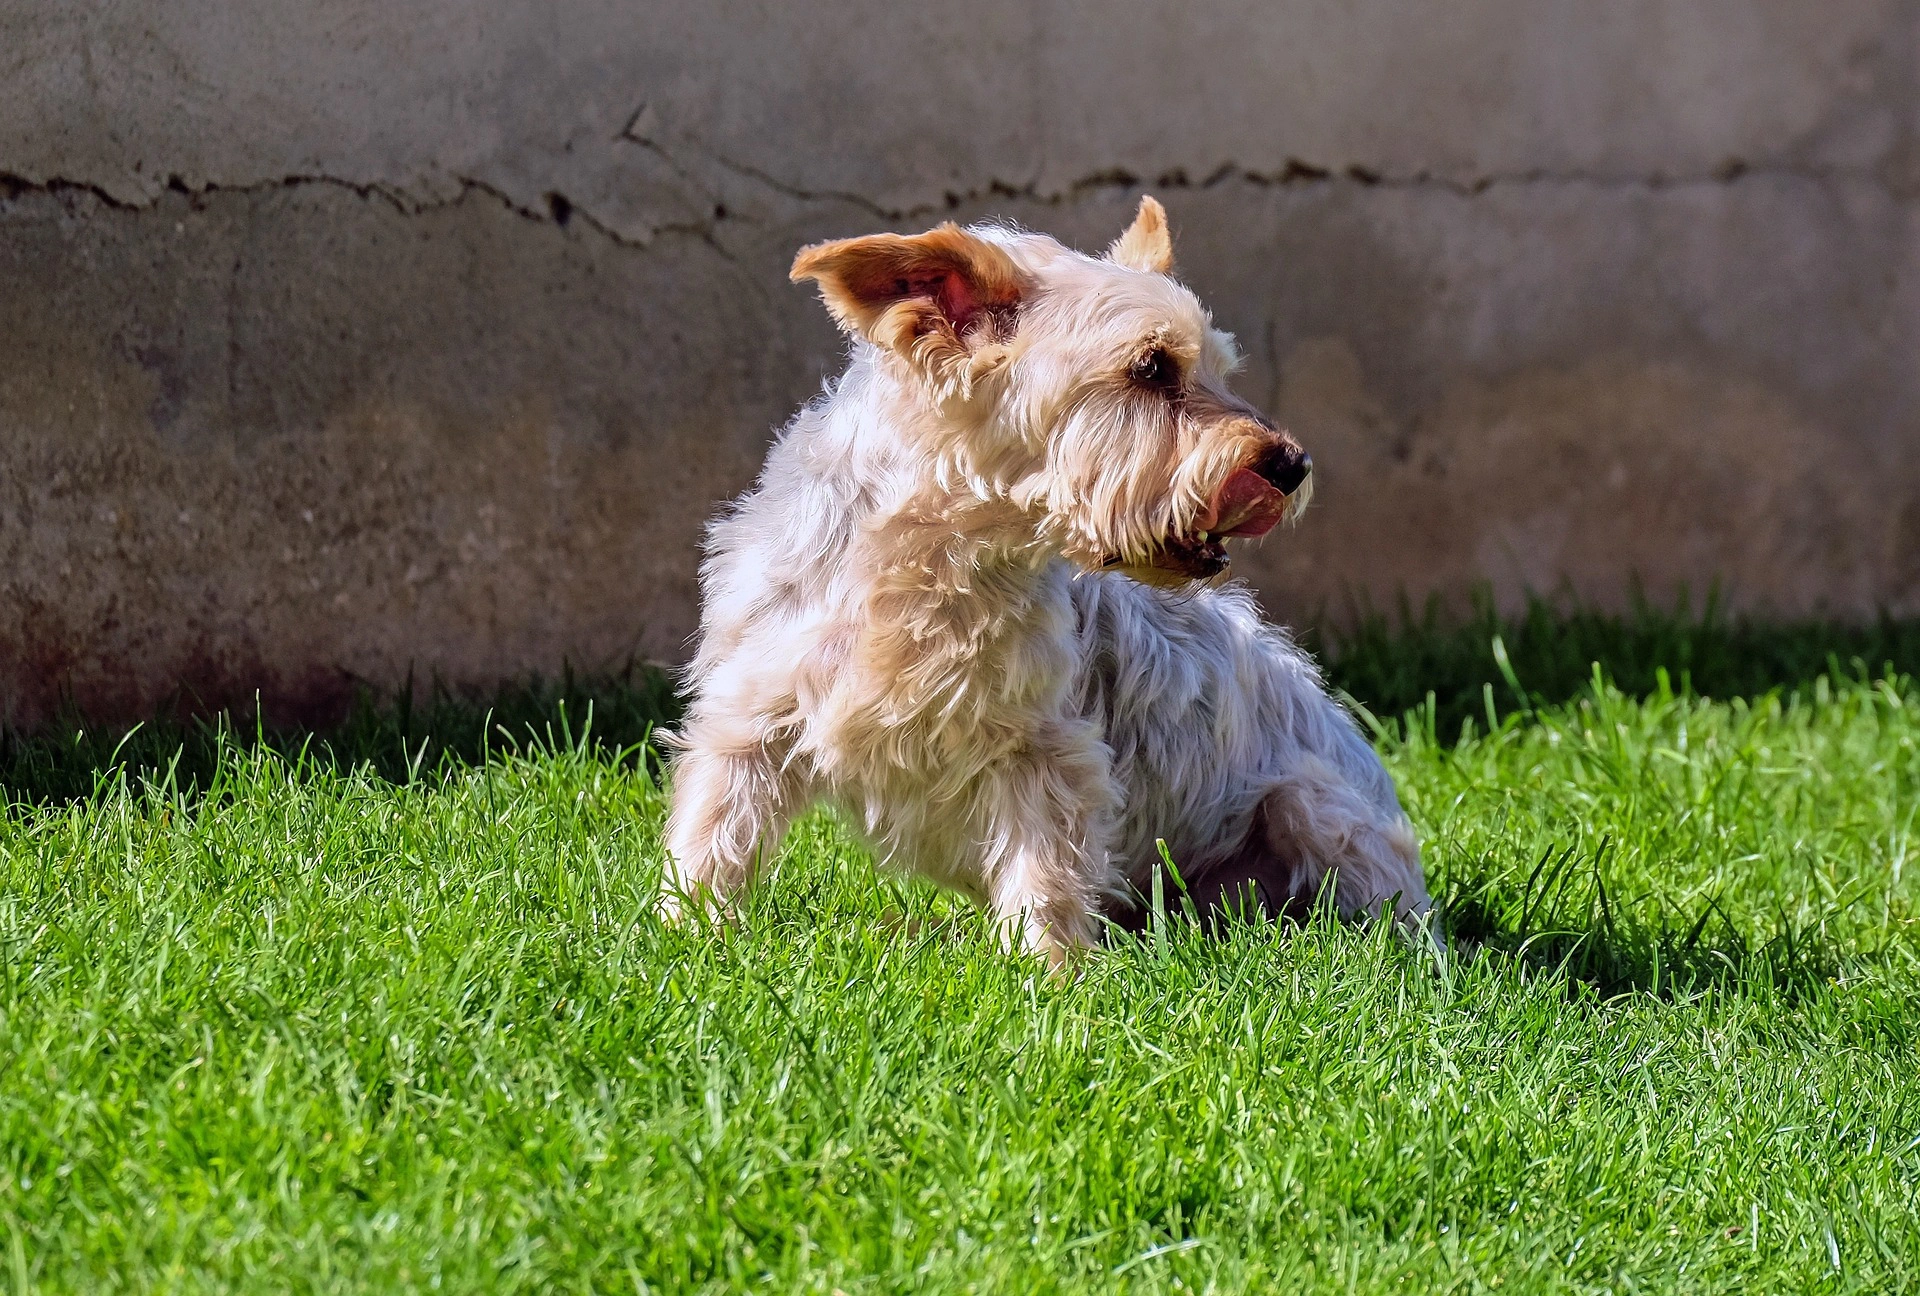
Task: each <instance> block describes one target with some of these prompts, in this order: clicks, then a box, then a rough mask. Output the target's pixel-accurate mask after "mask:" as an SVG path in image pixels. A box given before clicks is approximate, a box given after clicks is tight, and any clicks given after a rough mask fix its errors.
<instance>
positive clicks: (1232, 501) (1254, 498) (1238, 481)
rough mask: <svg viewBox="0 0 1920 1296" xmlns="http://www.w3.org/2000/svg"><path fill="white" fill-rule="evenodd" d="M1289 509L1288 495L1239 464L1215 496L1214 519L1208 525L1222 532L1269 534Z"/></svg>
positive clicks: (1232, 533)
mask: <svg viewBox="0 0 1920 1296" xmlns="http://www.w3.org/2000/svg"><path fill="white" fill-rule="evenodd" d="M1286 509H1287V497H1286V496H1285V495H1282V494H1281V493H1280V491H1279V490H1278V489H1277V488H1276V487H1275V486H1274V485H1273V483H1272V482H1269V481H1267V480H1266V479H1265V478H1263V477H1261V476H1260V475H1259V474H1258V473H1256V472H1254V471H1253V470H1252V469H1250V468H1237V469H1235V470H1234V472H1233V475H1232V476H1230V477H1228V478H1227V480H1226V481H1224V482H1222V483H1221V485H1220V493H1219V494H1218V495H1216V496H1214V500H1213V519H1214V523H1213V526H1210V527H1209V528H1207V529H1208V530H1218V532H1219V533H1220V534H1221V535H1235V536H1259V535H1265V534H1266V533H1267V532H1269V531H1271V530H1273V527H1274V524H1275V523H1277V522H1278V521H1279V520H1280V517H1281V515H1282V514H1283V513H1285V512H1286ZM1223 523H1224V524H1225V525H1222V524H1223Z"/></svg>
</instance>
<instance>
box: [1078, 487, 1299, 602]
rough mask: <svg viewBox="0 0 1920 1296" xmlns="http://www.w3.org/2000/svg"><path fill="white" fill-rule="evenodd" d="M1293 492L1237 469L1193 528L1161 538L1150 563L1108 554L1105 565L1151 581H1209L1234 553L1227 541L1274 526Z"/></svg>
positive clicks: (1245, 537) (1252, 535) (1230, 559)
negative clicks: (1130, 560) (1288, 492)
mask: <svg viewBox="0 0 1920 1296" xmlns="http://www.w3.org/2000/svg"><path fill="white" fill-rule="evenodd" d="M1288 507H1289V496H1288V495H1287V494H1286V492H1284V491H1282V490H1281V489H1280V488H1279V487H1278V486H1276V485H1274V484H1273V483H1272V482H1270V481H1268V480H1267V479H1266V478H1264V477H1262V476H1260V475H1259V474H1258V473H1256V472H1254V471H1253V470H1252V469H1250V468H1239V469H1236V470H1235V471H1234V472H1233V473H1232V474H1231V475H1229V476H1228V478H1227V479H1226V481H1224V482H1222V483H1221V484H1220V489H1219V491H1218V492H1217V493H1216V494H1215V495H1214V497H1213V502H1212V504H1210V505H1209V506H1208V508H1207V511H1206V513H1205V514H1203V515H1202V516H1201V517H1199V518H1198V519H1196V520H1195V523H1194V527H1193V530H1192V531H1191V532H1176V533H1174V534H1171V535H1168V536H1167V537H1166V538H1165V539H1163V540H1161V541H1160V543H1159V545H1158V546H1157V547H1156V548H1155V549H1154V551H1153V553H1152V555H1151V556H1150V557H1149V558H1148V559H1147V561H1146V562H1144V563H1141V562H1131V563H1130V562H1128V561H1127V560H1126V559H1125V558H1123V557H1121V556H1120V555H1119V554H1114V555H1112V556H1110V557H1109V558H1108V559H1107V560H1106V561H1105V562H1104V563H1103V564H1101V565H1102V567H1104V568H1116V569H1125V570H1126V571H1128V572H1129V573H1130V574H1133V575H1137V576H1140V577H1142V578H1143V579H1146V580H1148V581H1150V582H1153V583H1159V582H1158V580H1156V579H1155V578H1156V577H1157V578H1159V580H1166V579H1168V578H1171V579H1172V580H1173V581H1176V582H1177V581H1188V580H1208V579H1211V578H1212V577H1215V576H1218V575H1219V574H1220V573H1222V572H1224V571H1226V570H1227V568H1228V566H1229V565H1231V563H1232V561H1233V560H1232V558H1231V557H1229V556H1228V554H1227V546H1226V545H1225V543H1224V542H1225V541H1227V540H1236V539H1252V538H1253V537H1255V536H1263V535H1265V534H1266V533H1267V532H1269V531H1271V530H1273V528H1274V527H1275V526H1277V525H1278V524H1279V522H1280V520H1281V519H1282V518H1284V517H1285V516H1286V515H1287V509H1288Z"/></svg>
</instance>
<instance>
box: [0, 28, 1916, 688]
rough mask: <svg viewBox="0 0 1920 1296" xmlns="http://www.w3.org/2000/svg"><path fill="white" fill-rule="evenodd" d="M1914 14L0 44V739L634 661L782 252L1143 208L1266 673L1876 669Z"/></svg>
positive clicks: (282, 34)
mask: <svg viewBox="0 0 1920 1296" xmlns="http://www.w3.org/2000/svg"><path fill="white" fill-rule="evenodd" d="M1917 67H1920V3H1915V2H1914V0H1885V2H1879V3H1868V2H1866V0H1846V2H1844V3H1835V4H1826V5H1820V6H1805V5H1799V4H1793V3H1788V2H1787V0H1752V2H1749V3H1744V4H1732V3H1709V4H1699V5H1689V6H1675V5H1670V4H1665V3H1652V2H1651V0H1649V2H1646V3H1622V4H1617V5H1608V6H1586V5H1575V4H1571V3H1568V4H1550V5H1540V4H1537V3H1523V2H1522V0H1476V2H1475V3H1468V4H1462V5H1457V6H1448V7H1446V9H1445V10H1444V11H1436V10H1435V9H1433V7H1431V6H1424V5H1416V4H1413V3H1411V2H1410V0H1408V2H1405V3H1401V2H1395V3H1375V4H1369V5H1327V4H1321V3H1309V2H1307V0H1288V2H1287V3H1283V4H1280V5H1277V6H1266V5H1254V4H1251V3H1245V2H1239V3H1229V2H1227V0H1209V2H1208V3H1202V4H1197V5H1181V6H1174V5H1162V4H1148V3H1140V2H1138V0H1126V2H1125V3H1118V4H1104V5H1098V6H1095V5H1090V4H1073V3H1065V2H1064V0H1054V2H1053V3H1043V4H1038V5H1016V4H1011V3H1008V4H988V5H983V6H970V7H961V8H956V7H952V6H946V7H941V6H911V5H907V6H902V5H898V4H833V5H820V6H793V5H765V6H750V5H737V4H736V5H721V6H715V7H700V6H672V5H663V4H657V3H633V4H622V5H613V4H563V5H551V6H550V5H533V4H527V3H517V4H504V5H503V4H498V3H494V4H485V5H482V4H479V3H450V2H449V0H430V2H429V3H423V4H421V5H416V6H404V7H403V6H386V5H373V4H365V3H357V2H356V3H347V2H345V0H328V2H326V3H318V4H313V3H292V2H291V0H288V2H287V3H282V4H254V5H249V6H239V5H232V6H161V5H154V4H145V3H119V4H96V5H92V6H86V5H73V6H53V5H48V4H45V3H22V2H21V0H0V86H4V87H6V88H5V89H0V173H4V174H5V175H6V176H7V177H8V179H7V180H6V181H5V182H4V186H3V187H0V717H4V718H5V719H6V720H9V721H11V722H14V723H29V724H31V723H34V722H36V721H39V720H42V719H44V718H45V717H46V716H47V715H48V714H49V713H50V712H51V710H52V709H53V708H54V707H55V706H57V705H58V703H59V702H60V700H61V699H62V698H63V697H70V698H72V699H73V700H74V701H76V702H78V703H80V704H81V705H82V706H83V707H84V708H86V709H87V710H89V711H90V712H92V713H93V714H95V715H97V716H100V717H102V718H108V717H116V718H120V717H128V716H135V715H139V714H141V713H143V712H144V711H145V710H147V709H149V708H151V707H152V706H154V705H156V704H157V703H160V702H162V701H165V700H166V699H168V698H170V697H178V696H186V697H190V698H193V699H198V700H199V701H201V702H206V703H213V702H227V701H234V700H245V699H248V698H251V697H252V696H253V695H254V693H255V692H256V691H258V692H260V693H261V695H262V696H263V697H264V698H265V699H266V700H267V701H268V703H269V705H270V706H271V707H277V708H279V709H281V710H283V711H287V712H308V713H312V712H321V711H325V710H327V709H328V708H331V707H334V706H337V705H338V703H339V702H340V700H341V699H342V698H344V697H346V696H347V695H348V694H350V692H351V691H352V690H353V689H354V688H356V687H360V686H362V685H370V686H374V687H391V686H393V685H395V684H397V683H398V682H399V681H400V680H402V679H404V678H405V677H406V676H407V675H408V674H409V673H410V672H411V673H412V674H413V675H414V677H415V678H416V679H425V678H433V677H439V678H441V679H444V680H446V681H448V682H450V683H454V684H459V685H467V686H475V687H484V686H486V685H488V684H490V683H494V682H497V681H500V680H503V679H508V678H513V677H515V676H518V675H520V674H523V673H525V672H527V671H534V670H538V671H545V672H549V673H550V672H553V671H557V670H559V669H561V668H562V667H563V666H566V665H571V666H572V667H574V668H576V669H582V670H600V669H607V668H613V667H618V666H620V665H622V664H624V663H625V662H627V661H629V660H632V659H635V658H643V659H661V660H672V659H676V658H678V657H679V656H680V655H682V653H683V652H684V645H685V640H686V636H687V634H688V633H689V631H690V630H691V628H692V626H693V623H694V616H695V609H696V599H695V589H694V583H693V578H694V569H695V565H696V561H697V543H698V534H699V528H700V524H701V522H702V521H703V520H704V519H705V518H706V517H707V516H708V515H709V514H710V512H711V511H712V509H713V508H714V506H715V504H716V503H717V501H719V500H720V499H722V498H724V497H725V496H727V495H729V494H731V493H733V492H734V491H737V490H738V489H740V488H741V487H742V486H743V485H745V484H746V483H747V482H748V481H749V480H750V479H751V477H752V475H753V473H754V471H755V470H756V468H757V466H758V461H759V456H760V454H761V452H762V450H763V448H764V446H765V444H766V441H767V438H768V437H769V435H770V434H771V431H772V429H773V428H774V427H776V426H777V425H778V424H779V423H780V422H782V421H783V420H784V418H785V417H786V415H787V414H788V413H789V412H790V411H791V409H792V408H793V407H794V406H795V405H796V404H797V403H798V402H800V401H801V400H804V399H805V398H806V396H807V395H808V394H809V393H810V392H811V391H813V390H814V389H815V388H816V387H817V384H818V383H819V381H820V379H821V377H822V376H823V375H824V374H826V373H829V372H831V371H832V370H833V369H834V368H835V367H836V366H837V363H838V359H839V356H840V341H839V339H838V337H837V335H836V334H835V333H834V332H833V330H832V328H831V327H830V326H829V324H828V323H827V321H826V319H825V317H824V315H823V313H822V312H821V311H820V309H819V307H818V306H817V304H816V303H814V302H813V301H812V300H811V299H810V297H809V295H808V294H807V293H806V292H805V291H804V290H802V289H799V288H795V287H793V286H791V285H789V284H788V283H787V282H786V275H785V271H786V267H787V264H788V261H789V260H790V258H791V255H792V252H793V249H794V248H795V247H797V246H799V245H800V244H802V243H804V242H807V241H810V240H813V239H817V238H823V237H830V236H839V235H845V234H850V233H857V232H862V231H867V230H873V229H880V228H900V229H912V228H920V227H924V226H926V225H928V224H931V223H933V222H934V221H936V220H939V219H946V218H949V217H952V218H956V219H962V220H966V219H975V218H984V217H989V216H993V217H1003V218H1008V219H1012V220H1016V221H1018V222H1020V223H1021V224H1024V225H1027V226H1030V227H1033V228H1039V229H1045V230H1048V231H1050V232H1054V233H1057V234H1059V235H1060V236H1061V237H1063V238H1065V239H1067V240H1068V241H1069V242H1073V243H1076V244H1078V245H1080V246H1083V247H1089V248H1092V247H1098V246H1101V245H1103V244H1104V243H1105V242H1106V241H1107V240H1108V239H1110V238H1111V237H1112V236H1113V234H1114V233H1115V232H1116V231H1117V230H1118V229H1119V228H1120V227H1121V226H1122V225H1124V223H1125V221H1126V219H1127V218H1128V215H1129V214H1130V212H1131V209H1132V206H1133V204H1134V202H1135V201H1136V199H1137V195H1138V193H1139V192H1140V191H1141V190H1142V189H1143V188H1144V189H1147V190H1150V191H1152V192H1154V193H1156V194H1158V195H1159V196H1160V197H1162V199H1163V200H1164V201H1166V203H1167V205H1168V207H1169V209H1170V210H1171V212H1172V215H1173V218H1174V223H1175V229H1176V236H1177V250H1178V255H1179V260H1180V266H1181V273H1182V274H1183V275H1184V277H1186V278H1187V279H1188V281H1189V282H1191V283H1192V284H1193V285H1194V287H1195V288H1196V289H1198V290H1199V291H1200V293H1201V294H1202V296H1203V297H1204V298H1205V299H1206V300H1207V301H1208V302H1209V303H1210V304H1211V305H1212V306H1213V308H1214V310H1215V313H1216V315H1217V317H1218V318H1219V320H1220V322H1221V323H1222V324H1223V325H1224V326H1226V327H1228V328H1230V329H1232V330H1234V331H1235V332H1236V333H1237V334H1238V335H1239V336H1240V338H1241V341H1242V345H1243V346H1244V348H1245V349H1246V351H1247V352H1248V356H1249V364H1248V368H1247V371H1246V373H1245V374H1244V376H1243V378H1242V380H1241V384H1242V388H1243V390H1244V391H1246V392H1247V393H1248V394H1249V395H1250V396H1252V397H1253V398H1254V399H1256V400H1258V401H1260V402H1262V403H1263V404H1265V405H1267V406H1268V407H1269V408H1270V409H1271V410H1272V411H1273V412H1275V413H1276V414H1277V415H1279V416H1280V417H1281V418H1282V419H1283V420H1284V421H1285V422H1286V423H1287V424H1288V425H1289V426H1291V427H1292V429H1293V430H1294V431H1295V432H1296V434H1297V435H1299V436H1300V438H1301V439H1302V440H1303V441H1304V442H1305V443H1306V444H1307V445H1308V447H1309V448H1310V449H1311V450H1312V451H1313V453H1314V458H1315V463H1316V465H1317V474H1318V493H1317V495H1316V503H1315V505H1314V507H1313V508H1312V509H1311V510H1310V511H1309V513H1308V515H1307V517H1306V519H1305V520H1304V521H1303V522H1302V523H1301V524H1300V526H1299V527H1298V528H1296V529H1294V530H1292V531H1289V532H1287V533H1284V534H1281V535H1278V536H1276V537H1274V538H1273V539H1272V540H1270V541H1269V542H1268V543H1267V544H1266V545H1265V546H1264V547H1263V548H1261V549H1260V550H1258V551H1257V552H1255V553H1254V554H1252V555H1250V556H1249V558H1248V560H1246V561H1245V562H1244V563H1243V564H1242V565H1243V567H1244V568H1245V570H1246V572H1247V574H1248V575H1250V576H1251V577H1252V578H1253V579H1254V580H1255V581H1256V583H1257V584H1258V585H1259V587H1260V589H1261V592H1262V595H1263V598H1264V599H1265V600H1266V602H1267V605H1268V606H1269V608H1270V609H1271V610H1272V611H1274V612H1275V614H1276V615H1279V616H1281V617H1283V618H1287V619H1293V620H1308V619H1313V618H1316V617H1324V616H1333V617H1340V616H1345V615H1350V614H1351V610H1352V608H1353V607H1354V606H1355V605H1356V603H1357V602H1359V601H1361V600H1365V599H1371V600H1372V601H1373V602H1374V603H1375V604H1385V603H1390V602H1391V601H1392V600H1393V599H1394V598H1395V597H1396V596H1397V594H1399V593H1400V592H1405V593H1407V594H1409V595H1411V596H1413V597H1414V598H1416V599H1417V598H1421V597H1424V596H1425V595H1426V594H1428V593H1430V592H1438V593H1441V594H1443V595H1448V596H1452V597H1458V596H1460V595H1461V594H1462V593H1463V592H1464V591H1466V590H1468V589H1470V588H1471V587H1473V586H1474V585H1475V584H1476V583H1479V582H1487V583H1490V584H1491V585H1492V586H1493V588H1494V589H1495V590H1496V592H1497V593H1498V594H1499V595H1500V596H1501V597H1502V598H1504V599H1506V600H1508V601H1509V602H1511V601H1513V600H1516V599H1518V598H1519V597H1520V596H1521V594H1522V593H1523V591H1524V590H1526V589H1528V588H1534V589H1551V588H1555V587H1557V586H1561V585H1563V584H1564V585H1567V586H1570V587H1571V588H1572V589H1574V590H1576V591H1577V592H1578V593H1580V594H1581V595H1582V596H1583V597H1585V598H1588V599H1590V600H1593V601H1596V602H1600V603H1603V604H1615V605H1617V604H1619V603H1620V602H1621V601H1623V600H1624V599H1625V598H1626V597H1627V594H1628V591H1629V589H1630V588H1631V586H1632V584H1633V583H1634V582H1635V581H1639V582H1641V583H1642V584H1644V585H1645V586H1646V588H1647V589H1649V590H1650V591H1651V592H1652V593H1654V594H1655V595H1656V596H1665V595H1668V594H1670V593H1671V592H1672V590H1674V589H1675V588H1676V587H1677V586H1679V585H1681V584H1686V585H1689V586H1690V587H1692V588H1693V589H1694V590H1696V591H1700V590H1703V589H1704V588H1705V587H1706V586H1707V585H1708V584H1709V583H1710V582H1713V581H1716V580H1717V581H1720V582H1722V583H1723V586H1724V589H1725V591H1726V594H1727V596H1728V598H1729V599H1730V600H1731V601H1732V602H1733V603H1734V604H1735V605H1736V606H1739V607H1743V608H1752V609H1756V610H1759V611H1763V612H1766V613H1771V614H1776V615H1800V614H1807V613H1815V612H1821V613H1831V614H1838V615H1850V616H1857V615H1868V614H1871V613H1873V612H1874V611H1876V610H1878V609H1881V608H1887V609H1890V610H1893V611H1896V612H1898V611H1907V612H1912V611H1920V463H1917V462H1916V459H1917V456H1916V453H1915V452H1916V449H1920V374H1917V373H1916V368H1917V366H1916V364H1915V360H1916V354H1917V348H1920V202H1917V201H1916V195H1920V143H1917V142H1916V141H1917V140H1920V93H1916V68H1917Z"/></svg>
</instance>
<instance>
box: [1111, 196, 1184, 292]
mask: <svg viewBox="0 0 1920 1296" xmlns="http://www.w3.org/2000/svg"><path fill="white" fill-rule="evenodd" d="M1107 260H1109V261H1112V262H1113V263H1114V264H1116V265H1123V266H1125V267H1126V268H1127V269H1129V270H1141V271H1145V272H1147V273H1149V274H1172V273H1173V233H1172V231H1171V230H1169V229H1168V228H1167V209H1166V208H1165V207H1162V206H1161V205H1160V203H1159V200H1158V199H1156V198H1154V197H1153V196H1152V195H1151V194H1141V195H1140V211H1139V213H1138V214H1137V215H1135V216H1134V218H1133V224H1131V225H1129V226H1128V227H1127V232H1126V233H1124V234H1122V235H1121V236H1120V237H1119V238H1117V239H1115V240H1114V241H1113V246H1112V247H1110V248H1108V249H1107Z"/></svg>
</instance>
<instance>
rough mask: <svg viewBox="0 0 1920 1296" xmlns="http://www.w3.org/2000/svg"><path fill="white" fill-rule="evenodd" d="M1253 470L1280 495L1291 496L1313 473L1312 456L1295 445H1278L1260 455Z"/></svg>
mask: <svg viewBox="0 0 1920 1296" xmlns="http://www.w3.org/2000/svg"><path fill="white" fill-rule="evenodd" d="M1253 470H1254V471H1255V472H1257V473H1259V474H1260V476H1262V477H1264V478H1265V479H1266V480H1268V481H1270V482H1272V483H1273V484H1274V485H1275V486H1277V487H1279V488H1280V493H1281V494H1283V495H1291V494H1293V493H1294V492H1295V491H1297V490H1299V489H1300V483H1301V482H1303V481H1305V480H1306V479H1307V474H1308V473H1310V472H1312V471H1313V456H1312V455H1310V454H1308V453H1307V452H1306V451H1305V450H1302V449H1301V448H1300V447H1299V446H1296V445H1278V446H1275V447H1274V448H1273V449H1271V450H1269V451H1267V453H1265V454H1263V455H1261V456H1260V462H1259V463H1257V464H1255V465H1254V468H1253Z"/></svg>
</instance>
